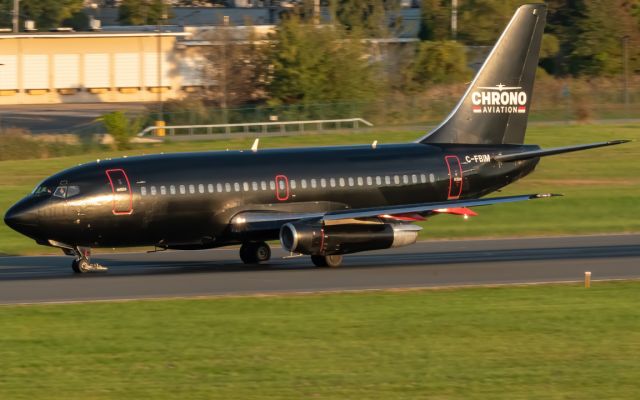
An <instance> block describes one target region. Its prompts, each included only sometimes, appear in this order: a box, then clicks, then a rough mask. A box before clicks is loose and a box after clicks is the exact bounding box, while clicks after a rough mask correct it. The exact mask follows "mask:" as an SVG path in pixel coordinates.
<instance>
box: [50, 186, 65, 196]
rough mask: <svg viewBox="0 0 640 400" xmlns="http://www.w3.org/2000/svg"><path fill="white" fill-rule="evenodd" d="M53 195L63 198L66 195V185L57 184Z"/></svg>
mask: <svg viewBox="0 0 640 400" xmlns="http://www.w3.org/2000/svg"><path fill="white" fill-rule="evenodd" d="M53 197H60V198H61V199H64V198H66V197H67V187H66V186H58V187H57V188H56V190H55V191H54V192H53Z"/></svg>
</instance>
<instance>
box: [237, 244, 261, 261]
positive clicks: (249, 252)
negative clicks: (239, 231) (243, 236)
mask: <svg viewBox="0 0 640 400" xmlns="http://www.w3.org/2000/svg"><path fill="white" fill-rule="evenodd" d="M240 259H241V260H242V262H243V263H245V264H255V263H257V262H258V259H257V258H256V253H255V250H254V244H253V243H243V244H242V246H240Z"/></svg>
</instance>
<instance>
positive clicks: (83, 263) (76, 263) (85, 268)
mask: <svg viewBox="0 0 640 400" xmlns="http://www.w3.org/2000/svg"><path fill="white" fill-rule="evenodd" d="M71 269H73V272H75V273H76V274H84V273H87V272H89V271H91V264H89V261H88V260H86V259H84V258H81V259H80V260H73V262H72V263H71Z"/></svg>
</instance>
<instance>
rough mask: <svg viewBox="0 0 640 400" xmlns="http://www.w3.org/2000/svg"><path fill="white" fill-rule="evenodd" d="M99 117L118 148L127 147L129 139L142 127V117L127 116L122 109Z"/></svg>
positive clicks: (124, 148)
mask: <svg viewBox="0 0 640 400" xmlns="http://www.w3.org/2000/svg"><path fill="white" fill-rule="evenodd" d="M100 119H101V120H102V123H103V125H104V127H105V129H106V130H107V132H108V133H109V134H110V135H111V136H112V137H113V140H114V142H115V145H116V148H117V149H118V150H126V149H128V148H129V147H130V145H129V141H130V140H131V138H132V137H133V136H134V135H135V134H136V133H138V132H139V131H140V128H141V127H142V118H129V117H127V115H126V114H125V113H123V112H122V111H114V112H110V113H108V114H105V115H103V116H102V117H101V118H100Z"/></svg>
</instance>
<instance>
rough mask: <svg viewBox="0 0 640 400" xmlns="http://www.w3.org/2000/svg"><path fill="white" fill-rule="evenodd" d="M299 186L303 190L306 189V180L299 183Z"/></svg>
mask: <svg viewBox="0 0 640 400" xmlns="http://www.w3.org/2000/svg"><path fill="white" fill-rule="evenodd" d="M300 186H301V187H302V188H303V189H306V188H307V180H306V179H303V180H301V181H300Z"/></svg>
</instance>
